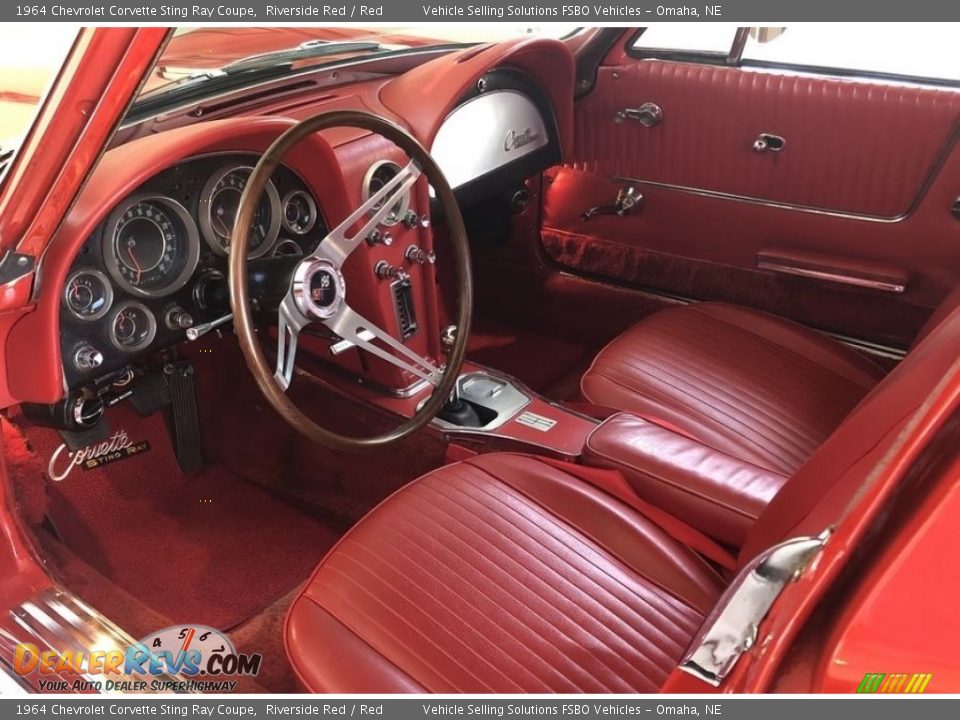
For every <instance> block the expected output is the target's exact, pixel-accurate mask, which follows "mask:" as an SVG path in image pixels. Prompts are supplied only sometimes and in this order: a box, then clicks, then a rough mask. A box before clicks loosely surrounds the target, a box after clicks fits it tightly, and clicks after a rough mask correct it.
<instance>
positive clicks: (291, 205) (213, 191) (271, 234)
mask: <svg viewBox="0 0 960 720" xmlns="http://www.w3.org/2000/svg"><path fill="white" fill-rule="evenodd" d="M257 159H258V158H257V156H255V155H246V154H240V153H226V154H216V155H210V156H205V157H198V158H192V159H189V160H186V161H184V162H181V163H179V164H177V165H175V166H174V167H171V168H169V169H167V170H164V171H162V172H160V173H159V174H157V175H155V176H154V177H153V178H151V179H150V180H148V181H147V182H145V183H143V184H142V185H140V186H139V187H138V188H137V189H136V190H135V191H134V192H133V193H131V194H129V195H128V196H127V197H125V198H124V199H123V200H122V201H120V203H119V204H117V205H116V206H115V207H114V208H113V209H112V210H111V211H110V213H109V215H108V216H107V218H106V219H105V220H104V221H103V222H102V223H100V225H98V226H97V228H96V229H95V230H94V232H93V233H92V234H91V235H90V236H89V237H88V238H87V239H86V241H85V242H84V243H83V245H82V247H81V248H80V251H79V253H78V254H77V256H76V259H75V261H74V262H73V264H72V265H71V267H70V272H69V275H68V276H67V281H66V284H65V286H64V289H63V294H62V303H61V310H60V331H61V345H62V354H63V362H64V374H65V379H66V381H67V384H68V386H69V387H73V386H75V385H78V384H82V383H83V382H84V381H87V380H90V379H92V378H94V377H96V376H99V375H103V374H105V373H109V372H111V371H115V370H118V369H121V368H123V367H124V366H126V365H127V364H129V363H130V362H131V360H133V359H135V358H136V357H138V356H139V355H141V354H143V353H147V352H150V351H152V350H155V349H158V348H161V347H166V346H169V345H172V344H175V343H176V342H179V341H181V340H184V339H185V337H186V331H187V330H188V329H189V328H191V327H193V326H194V325H197V324H199V323H205V322H210V321H213V320H215V319H217V318H218V317H220V316H222V315H223V314H224V312H225V310H226V311H228V309H227V308H226V294H225V292H226V280H225V275H226V264H227V256H228V253H229V249H230V235H231V232H232V229H233V224H234V219H235V217H236V212H237V208H238V205H239V201H240V196H241V193H242V192H243V190H244V188H245V187H246V182H247V179H248V177H249V176H250V173H251V171H252V169H253V166H254V165H255V164H256V162H257ZM326 233H327V226H326V223H325V220H324V217H323V213H322V211H321V206H320V203H319V202H318V201H317V198H316V197H314V195H313V193H312V192H311V190H310V188H309V187H308V186H307V185H306V183H305V182H304V181H303V180H302V179H301V178H300V177H299V176H297V175H296V174H295V173H294V172H293V171H292V170H290V169H289V168H287V167H285V166H282V165H281V166H279V167H278V168H277V169H276V171H275V172H274V174H273V176H272V177H271V179H270V181H269V182H268V184H267V188H266V191H265V192H264V194H263V195H262V196H261V198H260V202H259V204H258V206H257V210H256V213H255V216H254V223H253V226H252V227H251V236H250V250H249V253H248V257H249V258H250V259H256V258H261V257H280V256H303V255H306V254H309V253H311V252H313V250H314V249H316V247H317V245H318V244H319V243H320V241H321V240H322V239H323V237H324V236H325V235H326Z"/></svg>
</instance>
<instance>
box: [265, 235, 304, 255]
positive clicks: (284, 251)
mask: <svg viewBox="0 0 960 720" xmlns="http://www.w3.org/2000/svg"><path fill="white" fill-rule="evenodd" d="M272 254H273V257H300V256H302V255H303V248H302V247H300V245H298V244H297V243H296V242H295V241H293V240H290V239H289V238H284V239H282V240H281V241H280V242H278V243H277V246H276V247H275V248H273V253H272Z"/></svg>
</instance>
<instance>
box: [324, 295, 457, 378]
mask: <svg viewBox="0 0 960 720" xmlns="http://www.w3.org/2000/svg"><path fill="white" fill-rule="evenodd" d="M323 324H324V325H326V326H327V327H328V328H329V329H330V330H332V331H333V332H335V333H336V334H337V335H339V336H340V337H342V338H343V339H344V340H349V341H350V342H352V343H353V344H354V345H356V346H357V347H360V348H363V349H364V350H366V351H367V352H369V353H370V354H372V355H376V356H377V357H379V358H381V359H383V360H386V361H387V362H389V363H391V364H393V365H396V366H397V367H398V368H400V369H402V370H406V371H407V372H408V373H410V374H411V375H414V376H416V377H418V378H420V379H421V380H426V381H427V382H428V383H430V384H431V385H434V386H436V385H439V384H440V381H441V380H442V379H443V371H442V370H441V369H440V368H438V367H437V366H436V365H434V364H433V363H432V362H430V361H429V360H427V359H426V358H425V357H422V356H421V355H419V354H418V353H415V352H414V351H413V350H411V349H410V348H408V347H407V346H406V345H404V344H403V343H402V342H400V341H399V340H397V339H396V338H395V337H393V336H392V335H391V334H390V333H388V332H386V331H384V330H381V329H380V328H378V327H377V326H376V325H374V324H373V323H372V322H370V321H369V320H367V319H366V318H364V317H363V316H362V315H360V313H358V312H356V311H355V310H353V309H352V308H351V307H350V306H348V305H346V304H344V305H342V306H341V307H340V309H339V310H338V311H337V313H336V314H335V315H334V316H333V317H331V318H329V319H328V320H325V321H324V322H323ZM371 336H372V337H371ZM376 341H379V342H380V343H382V344H383V345H386V346H387V347H389V348H390V350H393V352H390V351H388V350H386V349H384V348H383V347H381V346H380V345H378V344H377V342H376ZM400 356H402V357H400Z"/></svg>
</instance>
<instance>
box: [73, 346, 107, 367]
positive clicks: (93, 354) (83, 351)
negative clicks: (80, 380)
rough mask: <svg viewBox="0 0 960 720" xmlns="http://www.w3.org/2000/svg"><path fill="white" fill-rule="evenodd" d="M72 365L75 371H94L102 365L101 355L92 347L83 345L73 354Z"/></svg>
mask: <svg viewBox="0 0 960 720" xmlns="http://www.w3.org/2000/svg"><path fill="white" fill-rule="evenodd" d="M73 365H74V367H76V368H77V370H96V369H97V368H98V367H100V366H101V365H103V353H102V352H100V351H99V350H97V349H96V348H95V347H93V345H84V346H83V347H81V348H79V349H78V350H77V351H76V352H75V353H74V354H73Z"/></svg>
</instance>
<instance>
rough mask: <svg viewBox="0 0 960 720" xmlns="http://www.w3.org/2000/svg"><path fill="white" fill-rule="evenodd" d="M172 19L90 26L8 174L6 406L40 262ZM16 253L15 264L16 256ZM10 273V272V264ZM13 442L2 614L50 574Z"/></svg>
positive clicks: (5, 485)
mask: <svg viewBox="0 0 960 720" xmlns="http://www.w3.org/2000/svg"><path fill="white" fill-rule="evenodd" d="M166 35H167V30H166V28H112V29H103V28H99V29H94V28H85V29H83V30H81V31H80V33H79V34H78V36H77V40H76V42H75V44H74V46H73V49H72V50H71V52H70V54H69V56H68V57H67V60H66V62H65V64H64V65H63V67H62V68H61V70H60V72H59V74H58V76H57V78H56V80H55V81H54V83H53V86H52V88H51V89H50V91H49V92H48V93H47V96H46V99H45V100H44V102H43V103H42V105H41V106H40V107H39V109H38V114H37V117H36V120H35V121H34V124H33V125H32V127H31V128H30V130H29V131H28V133H27V134H26V136H25V137H24V139H23V142H22V144H21V145H20V147H19V149H18V150H17V152H16V155H15V156H14V158H13V160H12V163H11V165H10V166H9V167H8V168H7V170H6V172H5V174H4V175H3V177H2V179H0V182H2V186H0V251H2V254H0V257H2V258H3V265H2V266H0V269H2V270H3V271H4V273H5V275H6V279H7V282H6V283H5V284H4V285H3V286H2V292H0V343H2V347H0V408H5V407H8V406H9V405H10V404H11V403H12V402H13V401H12V399H11V396H10V392H9V390H8V389H7V377H6V363H5V359H6V338H7V334H8V332H9V329H10V327H12V325H13V324H14V323H15V322H16V321H17V320H18V319H20V318H21V317H22V316H23V315H24V314H25V313H29V312H31V311H32V310H33V307H32V304H31V303H32V298H33V293H34V290H35V287H34V283H35V282H36V281H37V277H36V274H35V273H34V272H33V269H34V268H36V265H37V262H38V259H39V258H40V257H41V256H42V253H43V250H44V248H45V247H46V245H47V243H48V242H49V241H50V240H51V238H52V237H53V234H54V232H55V230H56V228H57V227H58V226H59V224H60V222H61V220H62V219H63V217H64V215H65V214H66V212H67V210H68V208H69V207H70V206H71V205H72V203H73V200H74V197H75V195H76V193H77V191H78V189H79V188H80V187H81V185H82V184H83V182H84V180H85V179H86V177H87V174H88V173H89V172H90V170H91V169H92V167H93V166H94V164H95V163H96V161H97V160H98V159H99V157H100V153H101V151H102V149H103V147H104V145H105V143H106V141H107V139H108V138H109V137H110V135H111V134H112V131H113V129H114V128H115V127H116V126H117V123H118V122H119V120H120V118H121V116H122V114H123V112H124V111H125V109H126V107H127V105H128V104H129V102H130V101H131V99H132V98H133V97H134V95H135V93H136V91H137V89H138V88H139V86H140V82H141V80H142V78H143V77H144V76H145V74H146V72H147V70H148V69H149V67H150V66H152V64H153V60H154V58H155V57H156V54H157V52H158V51H159V49H160V47H161V45H162V44H163V41H164V39H165V37H166ZM8 262H12V265H9V266H8V265H6V264H7V263H8ZM7 273H9V274H7ZM10 451H11V448H9V447H7V446H6V442H4V443H3V445H0V483H2V484H0V614H2V615H3V616H6V615H7V611H8V609H10V608H12V607H15V606H17V605H19V604H20V603H21V602H23V601H24V600H25V599H26V598H29V597H31V596H32V595H34V594H35V593H36V592H38V591H39V590H41V589H43V588H44V587H45V586H47V585H49V584H50V579H49V578H48V577H47V576H46V573H45V571H44V570H43V568H42V567H41V566H40V565H39V564H38V563H37V562H36V559H35V555H34V554H33V552H32V551H31V550H30V548H29V544H28V543H27V542H26V541H25V539H24V537H23V536H22V534H21V531H20V522H19V519H18V518H17V515H16V511H15V509H14V507H13V505H12V503H11V502H10V498H9V478H8V477H7V467H8V464H9V462H10V460H11V458H10V457H9V454H10Z"/></svg>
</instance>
